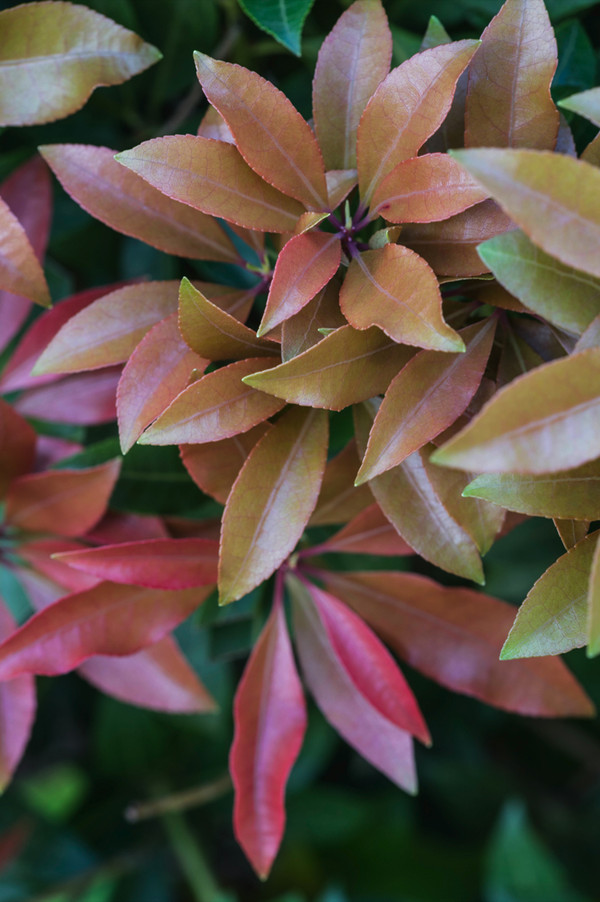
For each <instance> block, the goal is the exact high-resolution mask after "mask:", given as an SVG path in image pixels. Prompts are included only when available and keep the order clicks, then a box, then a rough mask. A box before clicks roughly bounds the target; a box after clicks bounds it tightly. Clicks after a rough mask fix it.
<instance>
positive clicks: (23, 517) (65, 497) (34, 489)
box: [5, 460, 121, 536]
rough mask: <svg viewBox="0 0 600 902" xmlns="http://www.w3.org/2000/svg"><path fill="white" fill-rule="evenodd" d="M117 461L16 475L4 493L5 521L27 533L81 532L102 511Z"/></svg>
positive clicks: (110, 488)
mask: <svg viewBox="0 0 600 902" xmlns="http://www.w3.org/2000/svg"><path fill="white" fill-rule="evenodd" d="M120 463H121V462H120V461H119V460H111V461H108V462H107V463H105V464H100V465H99V466H97V467H89V468H88V469H86V470H67V469H64V470H49V471H48V472H47V473H34V474H30V475H26V476H20V477H18V478H17V479H15V480H14V481H13V483H12V484H11V486H10V489H9V491H8V494H7V496H6V511H5V521H6V523H7V524H8V525H9V526H13V527H18V528H19V529H23V530H27V531H28V532H48V533H52V534H58V535H61V536H81V535H84V534H85V533H86V532H87V531H88V530H89V529H91V528H92V527H93V526H95V524H96V523H97V522H98V520H100V518H101V517H102V516H103V514H104V513H105V511H106V507H107V505H108V500H109V498H110V495H111V492H112V490H113V488H114V485H115V483H116V481H117V476H118V475H119V467H120Z"/></svg>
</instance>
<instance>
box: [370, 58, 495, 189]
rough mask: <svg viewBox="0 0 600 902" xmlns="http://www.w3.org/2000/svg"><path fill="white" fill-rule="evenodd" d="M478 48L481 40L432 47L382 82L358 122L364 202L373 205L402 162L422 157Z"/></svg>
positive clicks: (398, 68) (399, 67) (403, 64)
mask: <svg viewBox="0 0 600 902" xmlns="http://www.w3.org/2000/svg"><path fill="white" fill-rule="evenodd" d="M477 47H478V42H477V41H455V42H454V43H452V44H442V45H440V46H439V47H432V48H431V49H430V50H424V51H423V52H422V53H417V54H416V55H415V56H413V57H411V58H410V59H408V60H406V62H404V63H402V65H401V66H398V67H397V68H396V69H393V70H392V71H391V72H390V74H389V75H388V76H387V78H385V79H384V81H382V82H381V84H380V85H379V87H378V88H377V90H376V91H375V93H374V94H373V97H372V98H371V100H370V101H369V103H368V104H367V107H366V109H365V111H364V113H363V115H362V117H361V120H360V124H359V126H358V136H357V157H358V184H359V187H360V195H361V198H362V200H363V202H364V203H366V204H368V203H370V201H371V197H372V194H373V191H374V190H375V188H377V186H378V184H379V183H380V182H381V181H382V180H383V179H384V178H385V176H386V175H387V174H388V173H389V172H391V171H392V169H394V167H395V166H397V165H398V163H401V162H402V161H403V160H408V159H410V158H411V157H416V156H417V153H418V152H419V150H420V149H421V147H422V146H423V144H424V143H425V141H426V140H427V139H428V138H429V137H431V135H432V134H433V133H434V132H435V131H436V130H437V129H438V128H439V126H440V125H441V124H442V122H443V121H444V118H445V116H446V113H447V112H448V110H449V109H450V105H451V103H452V97H453V96H454V89H455V87H456V82H457V80H458V77H459V75H460V74H461V72H462V71H463V69H465V68H466V66H467V65H468V64H469V61H470V59H471V57H472V56H473V54H474V53H475V51H476V50H477Z"/></svg>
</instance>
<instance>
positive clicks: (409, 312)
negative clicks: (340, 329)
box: [340, 244, 464, 351]
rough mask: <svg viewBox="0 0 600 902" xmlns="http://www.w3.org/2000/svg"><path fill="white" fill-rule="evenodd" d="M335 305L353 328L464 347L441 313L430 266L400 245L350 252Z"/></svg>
mask: <svg viewBox="0 0 600 902" xmlns="http://www.w3.org/2000/svg"><path fill="white" fill-rule="evenodd" d="M340 307H341V308H342V312H343V314H344V316H345V317H346V319H347V320H348V322H349V323H350V325H352V326H354V328H355V329H368V328H369V327H370V326H379V328H380V329H382V330H383V331H384V332H385V334H386V335H389V336H390V338H393V339H394V341H396V342H398V343H402V344H411V345H417V347H422V348H433V349H435V350H438V351H463V350H464V344H463V341H462V339H461V338H460V336H459V335H457V333H456V332H455V331H454V329H451V328H450V326H448V325H447V324H446V323H445V322H444V319H443V316H442V296H441V294H440V289H439V286H438V281H437V279H436V277H435V274H434V273H433V270H432V269H430V267H429V265H428V264H427V263H426V262H425V261H424V260H423V259H421V257H419V256H418V255H417V254H415V253H414V251H411V250H409V249H408V248H406V247H403V246H402V245H399V244H387V245H385V247H382V248H379V249H378V250H372V251H365V252H364V253H362V254H360V255H359V256H357V257H355V258H354V259H353V260H352V261H351V263H350V266H349V268H348V274H347V275H346V278H345V280H344V284H343V285H342V289H341V291H340Z"/></svg>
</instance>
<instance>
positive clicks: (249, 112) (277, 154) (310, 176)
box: [194, 51, 328, 210]
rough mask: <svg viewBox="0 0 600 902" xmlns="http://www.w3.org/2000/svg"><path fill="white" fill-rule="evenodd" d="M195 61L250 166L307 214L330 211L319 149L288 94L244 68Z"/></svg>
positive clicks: (200, 58)
mask: <svg viewBox="0 0 600 902" xmlns="http://www.w3.org/2000/svg"><path fill="white" fill-rule="evenodd" d="M194 61H195V63H196V72H197V75H198V80H199V82H200V84H201V85H202V89H203V90H204V93H205V94H206V96H207V98H208V100H209V102H210V103H211V104H212V105H213V106H214V107H215V108H216V109H217V110H218V111H219V112H220V114H221V115H222V117H223V119H224V120H225V122H226V123H227V125H228V126H229V128H230V129H231V131H232V133H233V136H234V138H235V143H236V146H237V149H238V150H239V152H240V153H241V155H242V156H243V158H244V159H245V161H246V163H248V165H249V166H251V167H252V169H253V170H254V172H256V173H257V174H258V175H260V176H261V177H262V178H263V179H265V181H267V182H268V183H269V184H271V185H273V186H274V187H275V188H277V189H278V190H279V191H282V192H283V193H284V194H286V195H288V196H290V197H294V198H296V200H298V201H300V203H302V204H303V205H304V206H305V207H306V208H307V209H309V210H326V209H327V206H328V199H327V183H326V182H325V167H324V165H323V157H322V156H321V151H320V150H319V145H318V144H317V141H316V138H315V136H314V134H313V132H312V130H311V128H310V126H309V125H308V123H307V122H305V121H304V119H303V118H302V116H301V115H300V113H299V112H298V110H297V109H296V108H295V107H294V106H293V105H292V103H291V102H290V101H289V100H288V99H287V97H286V96H285V94H283V93H282V92H281V91H280V90H279V89H278V88H276V87H275V85H273V84H271V82H270V81H267V80H266V79H265V78H262V77H261V76H260V75H258V74H257V73H256V72H251V71H250V70H249V69H245V68H244V67H243V66H238V65H234V64H233V63H224V62H222V61H220V60H214V59H211V57H209V56H206V54H204V53H199V52H198V51H195V53H194Z"/></svg>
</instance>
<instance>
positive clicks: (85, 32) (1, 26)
mask: <svg viewBox="0 0 600 902" xmlns="http://www.w3.org/2000/svg"><path fill="white" fill-rule="evenodd" d="M0 34H1V35H2V41H1V42H0V97H1V100H0V125H38V124H40V123H43V122H52V120H54V119H60V118H62V117H63V116H68V115H69V114H70V113H74V112H75V110H78V109H79V108H80V107H82V106H83V105H84V103H85V102H86V100H87V99H88V97H89V96H90V94H91V93H92V91H93V90H94V88H97V87H99V86H100V85H118V84H121V83H122V82H124V81H127V79H129V78H131V77H132V75H137V73H138V72H143V71H144V69H147V68H148V66H151V65H152V64H153V63H156V62H158V60H159V59H160V58H161V53H160V52H159V51H158V50H157V49H156V47H152V45H151V44H146V43H144V41H142V39H141V38H139V37H138V36H137V35H136V34H134V33H133V32H132V31H129V30H128V29H127V28H123V27H122V26H121V25H117V24H116V22H113V21H112V20H111V19H107V18H106V16H102V15H100V13H97V12H94V11H93V10H91V9H87V8H86V7H84V6H78V5H75V4H73V3H62V2H59V3H48V2H45V3H44V2H43V3H38V4H36V6H31V4H23V5H21V6H16V7H15V8H14V9H7V10H4V12H2V13H0ZM66 36H68V40H66Z"/></svg>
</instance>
